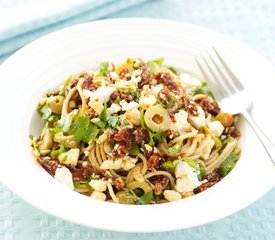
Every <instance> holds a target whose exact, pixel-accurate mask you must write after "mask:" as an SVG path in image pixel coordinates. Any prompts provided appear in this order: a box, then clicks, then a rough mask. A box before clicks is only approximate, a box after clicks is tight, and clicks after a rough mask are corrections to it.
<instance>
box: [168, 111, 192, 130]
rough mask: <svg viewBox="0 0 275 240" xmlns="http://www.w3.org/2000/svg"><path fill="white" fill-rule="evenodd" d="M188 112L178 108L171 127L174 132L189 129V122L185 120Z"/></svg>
mask: <svg viewBox="0 0 275 240" xmlns="http://www.w3.org/2000/svg"><path fill="white" fill-rule="evenodd" d="M187 118H188V113H187V112H186V111H184V110H179V112H177V113H175V120H176V122H175V123H174V124H173V126H172V129H173V130H174V131H176V132H182V131H187V130H189V129H190V124H189V122H188V121H187Z"/></svg>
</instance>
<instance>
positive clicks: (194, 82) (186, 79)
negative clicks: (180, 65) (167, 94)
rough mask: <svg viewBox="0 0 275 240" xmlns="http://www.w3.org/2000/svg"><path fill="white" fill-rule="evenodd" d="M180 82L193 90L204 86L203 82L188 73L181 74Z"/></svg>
mask: <svg viewBox="0 0 275 240" xmlns="http://www.w3.org/2000/svg"><path fill="white" fill-rule="evenodd" d="M180 83H181V85H182V86H183V87H184V88H187V89H192V90H198V89H200V88H201V86H202V83H201V82H200V81H199V80H198V79H196V78H194V77H193V76H191V75H189V74H186V73H182V74H181V75H180Z"/></svg>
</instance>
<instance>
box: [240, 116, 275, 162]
mask: <svg viewBox="0 0 275 240" xmlns="http://www.w3.org/2000/svg"><path fill="white" fill-rule="evenodd" d="M242 115H243V116H244V118H245V119H246V120H247V122H248V123H249V125H250V126H251V127H252V129H253V130H254V132H255V133H256V135H257V137H258V139H259V140H260V142H261V143H262V145H263V147H264V149H265V150H266V152H267V154H268V156H269V158H270V159H271V161H272V162H273V165H274V166H275V145H274V144H273V143H272V142H271V140H270V139H269V138H268V137H267V136H266V135H265V134H264V132H263V131H262V130H261V129H260V127H259V126H258V125H257V124H256V122H255V121H254V119H253V118H252V117H251V115H250V113H249V112H248V111H243V112H242Z"/></svg>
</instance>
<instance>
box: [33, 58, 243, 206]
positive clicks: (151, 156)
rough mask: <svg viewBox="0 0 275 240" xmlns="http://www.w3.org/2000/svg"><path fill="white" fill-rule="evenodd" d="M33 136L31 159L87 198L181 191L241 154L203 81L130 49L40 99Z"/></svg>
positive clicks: (211, 181)
mask: <svg viewBox="0 0 275 240" xmlns="http://www.w3.org/2000/svg"><path fill="white" fill-rule="evenodd" d="M37 110H38V113H39V115H40V117H41V119H42V121H43V122H44V123H45V126H44V128H43V130H42V133H41V135H40V136H39V137H33V136H31V146H32V150H33V153H34V155H35V158H36V159H37V161H38V163H39V164H40V165H41V166H42V167H43V168H44V169H46V170H47V171H48V172H49V173H50V174H51V175H52V176H53V177H54V178H55V179H56V180H58V181H59V182H61V183H62V184H64V185H66V186H67V187H69V188H71V189H73V190H75V191H77V192H79V193H82V194H84V195H87V196H90V197H91V198H94V199H98V200H104V201H110V202H115V203H123V204H154V203H163V202H169V201H175V200H180V199H183V198H186V197H189V196H192V195H194V194H198V193H200V192H202V191H204V190H206V189H208V188H209V187H211V186H213V185H215V184H216V183H218V182H219V181H220V180H221V179H222V178H224V177H225V176H226V175H227V174H228V173H229V172H230V171H231V170H232V169H233V167H234V166H235V164H236V163H237V161H238V159H239V157H240V148H239V146H238V138H239V136H240V132H239V131H238V129H237V128H236V127H235V122H236V120H237V117H236V116H233V115H231V114H230V113H226V112H222V111H221V109H220V107H219V106H218V104H217V102H216V100H215V98H214V96H213V95H212V93H211V91H210V90H209V89H208V87H207V84H206V83H205V82H201V81H199V80H197V79H196V78H195V77H194V76H192V75H189V74H187V73H181V74H177V72H176V70H175V69H174V68H171V67H166V66H164V65H163V59H162V58H160V59H156V60H151V61H148V62H144V61H143V60H141V59H138V58H128V59H127V60H126V62H124V63H121V64H113V63H110V62H103V63H101V66H100V69H99V70H96V71H90V70H89V71H85V72H83V73H81V74H78V75H75V76H70V77H69V78H68V79H67V80H66V81H65V83H64V84H63V85H62V86H61V87H60V88H59V89H57V90H54V91H50V92H48V93H46V94H45V95H44V96H42V97H41V98H40V99H39V104H38V108H37Z"/></svg>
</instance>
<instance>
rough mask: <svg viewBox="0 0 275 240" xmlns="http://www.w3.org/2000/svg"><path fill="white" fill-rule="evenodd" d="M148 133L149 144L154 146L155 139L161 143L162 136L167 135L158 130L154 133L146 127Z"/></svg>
mask: <svg viewBox="0 0 275 240" xmlns="http://www.w3.org/2000/svg"><path fill="white" fill-rule="evenodd" d="M148 133H149V143H148V145H149V146H154V145H155V140H157V141H158V142H159V143H162V138H163V137H166V136H167V133H166V132H164V131H162V130H159V131H157V132H155V133H153V132H152V131H151V130H149V129H148Z"/></svg>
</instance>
